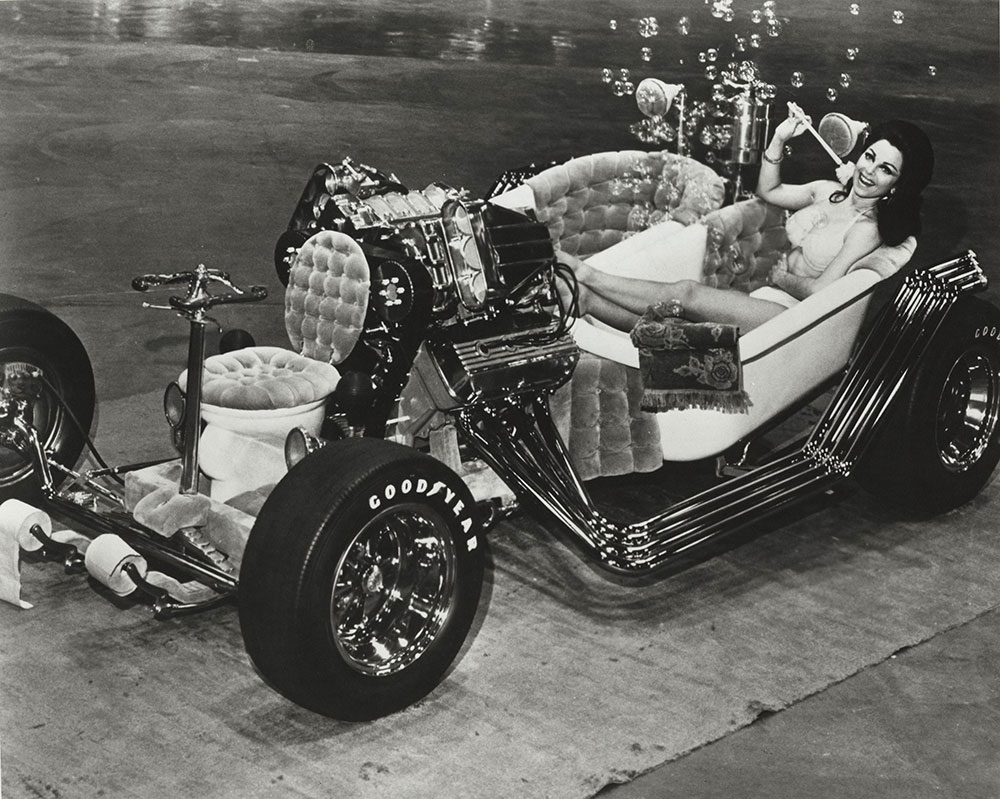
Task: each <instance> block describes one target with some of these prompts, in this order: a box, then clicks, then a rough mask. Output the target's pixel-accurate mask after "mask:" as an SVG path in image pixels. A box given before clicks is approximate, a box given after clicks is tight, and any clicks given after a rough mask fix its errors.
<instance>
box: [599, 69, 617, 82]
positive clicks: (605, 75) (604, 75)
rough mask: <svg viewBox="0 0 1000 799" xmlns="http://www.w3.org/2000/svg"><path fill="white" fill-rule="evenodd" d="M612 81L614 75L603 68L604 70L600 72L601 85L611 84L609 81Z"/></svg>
mask: <svg viewBox="0 0 1000 799" xmlns="http://www.w3.org/2000/svg"><path fill="white" fill-rule="evenodd" d="M614 79H615V75H614V73H613V72H612V71H611V70H610V69H608V68H607V67H605V68H604V69H602V70H601V82H602V83H611V81H613V80H614Z"/></svg>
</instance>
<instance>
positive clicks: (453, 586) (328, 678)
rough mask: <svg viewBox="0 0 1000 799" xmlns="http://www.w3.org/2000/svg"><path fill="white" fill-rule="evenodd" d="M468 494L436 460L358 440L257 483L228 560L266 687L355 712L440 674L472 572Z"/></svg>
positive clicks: (475, 535) (471, 597)
mask: <svg viewBox="0 0 1000 799" xmlns="http://www.w3.org/2000/svg"><path fill="white" fill-rule="evenodd" d="M480 527H481V525H480V523H479V520H478V518H477V511H476V506H475V502H474V500H473V498H472V495H471V493H470V492H469V490H468V488H467V487H466V485H465V483H464V482H463V481H462V480H461V478H460V477H459V476H458V475H456V474H455V473H454V472H453V471H451V470H450V469H448V468H447V467H446V466H445V465H444V464H443V463H441V462H440V461H438V460H436V459H434V458H431V457H430V456H427V455H423V454H421V453H418V452H416V451H414V450H412V449H409V448H407V447H403V446H400V445H397V444H393V443H391V442H386V441H382V440H379V439H371V438H353V439H346V440H342V441H335V442H332V443H330V444H328V445H327V446H326V447H324V448H322V449H320V450H318V451H317V452H315V453H313V454H312V455H309V456H308V457H306V458H305V459H303V460H302V461H301V462H300V463H299V464H298V465H296V466H295V467H294V468H293V469H292V470H291V471H290V472H289V473H288V474H287V475H286V476H285V478H284V479H282V481H281V482H280V483H278V485H277V486H276V487H275V489H274V491H273V492H272V493H271V494H270V496H269V497H268V499H267V501H266V502H265V503H264V506H263V508H262V509H261V512H260V514H259V516H258V517H257V522H256V524H255V525H254V528H253V531H252V533H251V535H250V539H249V541H248V542H247V547H246V551H245V552H244V557H243V563H242V566H241V569H240V587H239V614H240V626H241V629H242V632H243V639H244V642H245V644H246V648H247V652H248V653H249V655H250V658H251V660H253V662H254V665H255V666H256V667H257V669H258V671H259V672H260V674H261V676H262V677H263V678H264V679H265V680H266V681H267V682H268V683H270V684H271V685H272V686H273V687H274V688H275V689H276V690H277V691H278V692H279V693H281V694H283V695H285V696H286V697H288V698H289V699H291V700H292V701H293V702H296V703H297V704H299V705H302V706H303V707H306V708H308V709H310V710H313V711H316V712H318V713H322V714H324V715H327V716H331V717H333V718H339V719H344V720H350V721H360V720H368V719H373V718H378V717H380V716H384V715H387V714H389V713H393V712H395V711H398V710H402V709H403V708H405V707H407V706H409V705H411V704H413V703H414V702H416V701H417V700H419V699H421V698H422V697H423V696H425V695H426V694H427V693H428V692H430V691H431V690H432V689H433V688H434V687H435V686H436V685H438V683H439V682H440V681H441V680H442V679H443V677H444V675H445V674H446V672H447V670H448V669H449V667H450V666H451V664H452V662H453V661H454V659H455V657H456V656H457V654H458V652H459V651H460V649H461V647H462V645H463V642H464V641H465V638H466V636H467V635H468V632H469V629H470V628H471V626H472V623H473V620H474V618H475V615H476V609H477V607H478V604H479V596H480V592H481V589H482V582H483V572H484V567H485V566H484V554H483V551H484V542H483V541H482V540H481V530H480Z"/></svg>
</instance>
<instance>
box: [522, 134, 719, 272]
mask: <svg viewBox="0 0 1000 799" xmlns="http://www.w3.org/2000/svg"><path fill="white" fill-rule="evenodd" d="M526 185H527V186H529V187H530V188H531V191H532V193H533V195H534V209H535V213H536V214H537V216H538V220H539V221H540V222H542V223H544V224H545V225H546V226H547V227H548V229H549V234H550V235H551V236H552V240H553V241H554V242H555V243H556V245H557V246H558V247H559V248H560V249H561V250H563V251H564V252H568V253H570V254H571V255H576V256H578V257H580V258H586V257H587V256H588V255H592V254H594V253H596V252H601V251H602V250H605V249H607V248H608V247H611V246H612V245H614V244H617V243H619V242H620V241H622V239H624V238H626V237H627V236H628V235H629V234H630V233H633V232H636V231H639V230H642V229H644V228H646V227H648V226H649V225H650V224H656V223H658V222H662V221H664V220H670V221H673V222H676V223H678V224H680V225H689V224H691V223H692V222H696V221H698V220H699V219H701V218H702V217H703V216H705V215H706V214H708V213H709V212H710V211H713V210H714V209H716V208H719V207H720V206H721V205H722V202H723V199H724V197H725V185H724V183H723V181H722V178H721V177H719V175H717V174H716V173H715V171H714V170H712V169H711V168H710V167H708V166H706V165H704V164H701V163H699V162H698V161H695V160H694V159H692V158H687V157H685V156H681V155H677V154H675V153H670V152H666V151H663V152H645V151H642V150H623V151H620V152H604V153H595V154H593V155H586V156H582V157H580V158H573V159H571V160H569V161H566V162H565V163H563V164H559V165H557V166H553V167H549V168H548V169H546V170H544V171H542V172H540V173H539V174H537V175H535V176H534V177H532V178H529V179H528V180H527V181H526Z"/></svg>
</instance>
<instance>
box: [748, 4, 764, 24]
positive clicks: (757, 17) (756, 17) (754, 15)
mask: <svg viewBox="0 0 1000 799" xmlns="http://www.w3.org/2000/svg"><path fill="white" fill-rule="evenodd" d="M763 19H764V15H763V14H762V13H760V9H759V8H755V9H754V10H753V11H751V12H750V21H751V22H752V23H753V24H754V25H760V23H761V22H762V21H763Z"/></svg>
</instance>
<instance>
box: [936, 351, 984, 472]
mask: <svg viewBox="0 0 1000 799" xmlns="http://www.w3.org/2000/svg"><path fill="white" fill-rule="evenodd" d="M998 416H1000V390H998V375H997V373H996V371H994V369H993V367H992V364H991V363H990V361H989V360H988V359H987V358H986V357H984V355H982V354H981V353H979V352H966V353H964V354H963V355H962V357H961V358H959V359H958V360H957V361H956V362H955V365H954V366H953V367H952V368H951V371H950V372H949V374H948V377H947V379H946V380H945V383H944V386H943V388H942V392H941V398H940V401H939V402H938V414H937V419H938V422H937V428H936V431H935V433H936V440H937V447H938V455H939V456H940V458H941V463H942V465H943V466H944V468H945V469H947V470H948V471H950V472H964V471H965V470H967V469H968V468H969V467H970V466H972V465H974V464H975V463H977V462H978V461H979V459H980V458H981V457H982V456H983V453H984V452H985V451H986V449H987V448H988V447H989V445H990V442H991V441H992V439H993V435H994V432H995V430H996V426H997V419H998Z"/></svg>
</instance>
